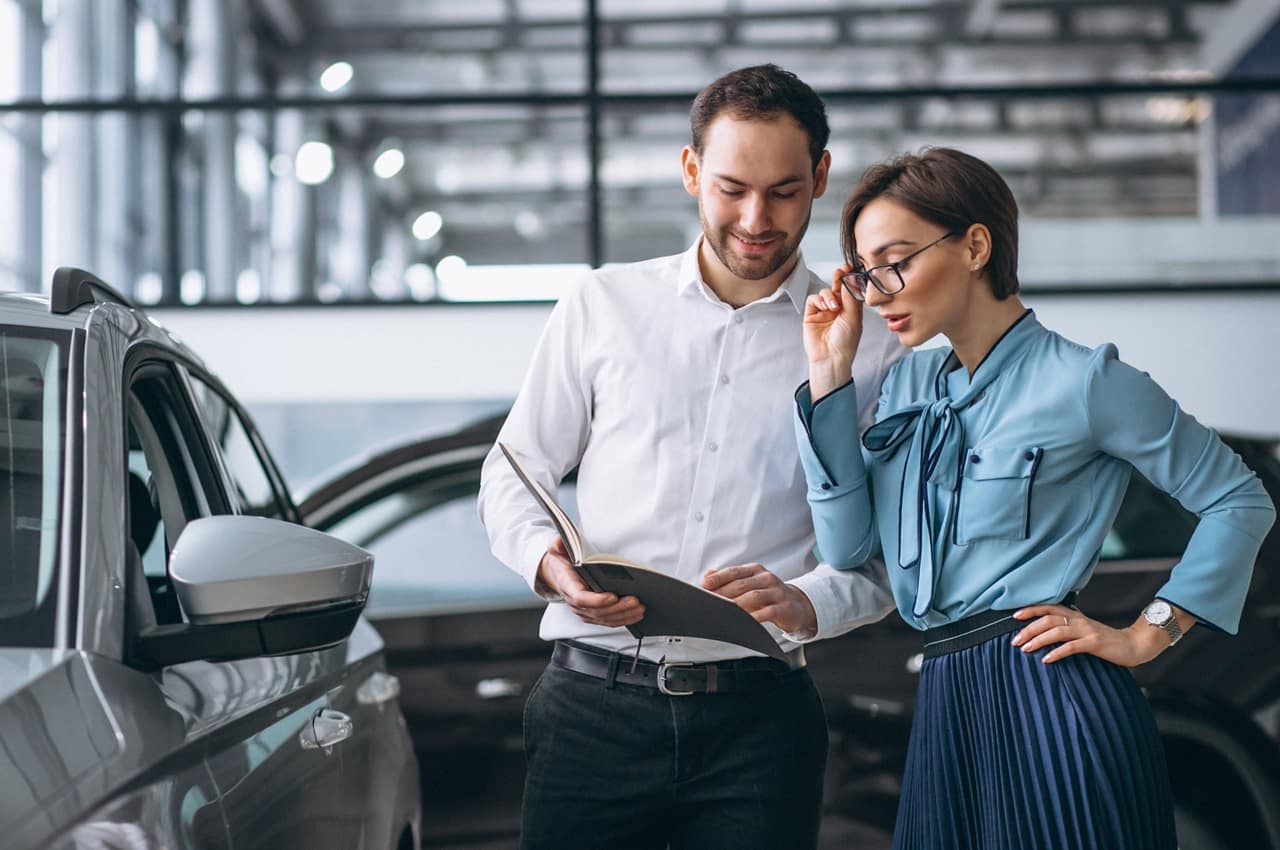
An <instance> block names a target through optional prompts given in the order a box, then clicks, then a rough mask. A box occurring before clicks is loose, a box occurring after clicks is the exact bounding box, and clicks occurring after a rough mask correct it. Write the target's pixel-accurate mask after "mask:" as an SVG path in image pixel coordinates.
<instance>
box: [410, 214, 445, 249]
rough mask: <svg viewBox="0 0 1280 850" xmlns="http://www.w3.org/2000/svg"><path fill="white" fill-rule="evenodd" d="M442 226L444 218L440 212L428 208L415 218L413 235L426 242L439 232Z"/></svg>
mask: <svg viewBox="0 0 1280 850" xmlns="http://www.w3.org/2000/svg"><path fill="white" fill-rule="evenodd" d="M442 227H444V218H443V217H442V216H441V215H440V213H438V212H436V211H435V210H427V211H426V212H424V213H423V214H422V215H420V216H418V217H417V218H415V219H414V220H413V236H414V238H415V239H421V240H422V241H424V242H425V241H426V240H428V239H430V238H432V237H433V236H435V235H436V234H437V233H439V232H440V228H442Z"/></svg>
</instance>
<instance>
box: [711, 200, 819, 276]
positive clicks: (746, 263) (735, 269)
mask: <svg viewBox="0 0 1280 850" xmlns="http://www.w3.org/2000/svg"><path fill="white" fill-rule="evenodd" d="M698 219H699V222H700V223H701V224H702V234H703V236H704V238H705V239H706V240H707V244H708V245H710V246H711V250H712V251H714V252H715V254H716V256H717V257H719V258H720V262H721V263H723V264H724V267H725V268H727V269H728V270H729V271H730V272H732V273H733V274H734V276H735V277H738V278H739V279H741V280H764V279H766V278H768V277H770V276H772V275H773V274H774V273H776V272H777V271H778V270H779V269H780V268H782V267H783V266H785V265H786V264H787V263H788V262H790V260H791V258H792V257H793V256H795V253H796V249H798V248H799V247H800V240H801V239H802V238H803V237H804V233H805V231H806V230H807V229H808V228H809V219H808V218H805V220H804V222H803V223H802V224H801V225H800V230H799V235H797V236H796V237H795V238H794V239H788V238H787V234H785V233H780V234H770V235H776V236H777V237H778V239H779V244H778V247H776V248H774V249H773V251H772V252H770V253H768V254H765V255H764V256H761V257H758V258H747V257H743V256H742V255H740V254H738V253H736V251H735V247H734V239H735V237H734V235H733V232H732V230H731V229H730V228H721V229H719V230H712V229H711V227H710V225H709V224H708V223H707V218H706V216H705V215H703V213H702V209H701V206H699V209H698Z"/></svg>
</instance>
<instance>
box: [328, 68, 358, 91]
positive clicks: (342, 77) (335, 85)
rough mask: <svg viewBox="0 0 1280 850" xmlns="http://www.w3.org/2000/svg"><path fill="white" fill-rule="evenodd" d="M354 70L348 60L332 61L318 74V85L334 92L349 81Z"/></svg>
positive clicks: (353, 74)
mask: <svg viewBox="0 0 1280 850" xmlns="http://www.w3.org/2000/svg"><path fill="white" fill-rule="evenodd" d="M354 76H355V71H354V70H353V69H352V67H351V63H350V62H334V63H333V64H332V65H330V66H329V67H328V68H325V69H324V73H323V74H321V75H320V87H321V88H322V89H324V90H325V91H327V92H336V91H338V90H339V89H341V88H342V87H343V86H345V85H346V84H347V83H349V82H351V78H352V77H354Z"/></svg>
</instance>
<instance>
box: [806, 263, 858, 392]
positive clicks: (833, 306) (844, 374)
mask: <svg viewBox="0 0 1280 850" xmlns="http://www.w3.org/2000/svg"><path fill="white" fill-rule="evenodd" d="M850 271H852V269H851V268H850V267H849V266H847V265H846V266H841V267H840V268H838V269H836V271H835V274H834V275H832V277H831V288H830V289H824V290H822V291H821V292H819V293H817V294H815V295H810V296H809V297H808V298H807V299H806V300H805V304H804V350H805V353H806V354H807V355H808V357H809V394H810V398H812V399H813V400H814V401H817V400H818V399H820V398H822V397H823V396H825V395H827V394H828V393H830V392H831V391H832V390H835V389H839V388H840V387H842V386H844V385H845V384H847V383H848V382H849V377H850V374H851V373H852V371H853V359H854V355H855V354H856V353H857V351H858V341H859V340H860V339H862V304H861V303H860V302H858V301H856V300H854V298H853V296H851V295H849V293H848V292H846V291H844V289H843V287H842V286H841V282H840V281H841V278H843V277H844V275H846V274H848V273H849V272H850Z"/></svg>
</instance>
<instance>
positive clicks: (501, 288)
mask: <svg viewBox="0 0 1280 850" xmlns="http://www.w3.org/2000/svg"><path fill="white" fill-rule="evenodd" d="M450 259H455V258H450V257H446V258H445V259H444V260H441V261H440V266H443V265H444V264H445V262H446V260H450ZM456 259H458V261H459V262H460V263H462V265H461V266H455V267H453V268H449V267H446V268H444V269H441V268H440V266H436V276H437V277H438V278H439V280H440V288H439V292H438V294H439V297H440V298H442V299H444V300H446V301H534V300H544V299H545V300H555V299H557V298H559V297H560V296H561V295H564V294H565V293H566V292H568V291H569V290H570V289H571V288H572V287H573V285H574V284H575V283H576V282H578V281H580V280H582V279H583V278H585V277H586V276H587V275H588V274H590V273H591V267H590V266H589V265H587V264H586V263H547V264H538V265H509V266H496V265H495V266H468V265H466V263H465V262H464V261H462V260H461V258H456ZM406 274H407V271H406Z"/></svg>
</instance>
